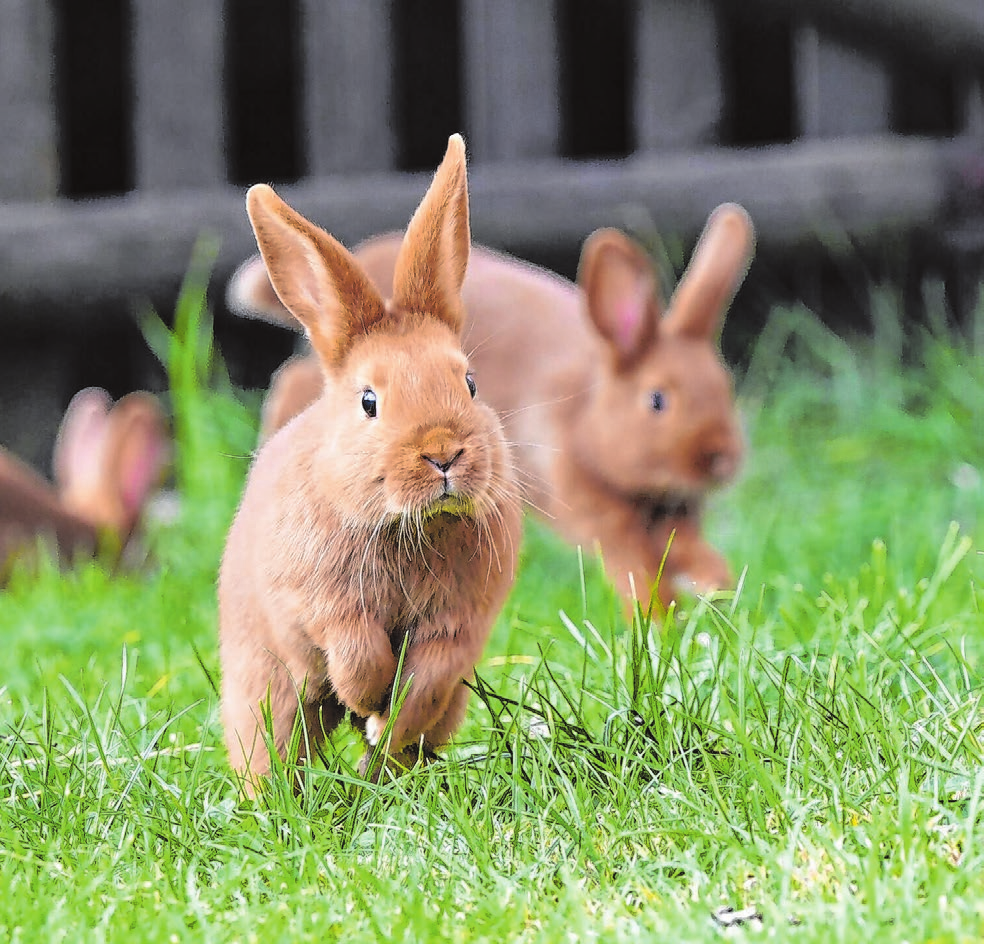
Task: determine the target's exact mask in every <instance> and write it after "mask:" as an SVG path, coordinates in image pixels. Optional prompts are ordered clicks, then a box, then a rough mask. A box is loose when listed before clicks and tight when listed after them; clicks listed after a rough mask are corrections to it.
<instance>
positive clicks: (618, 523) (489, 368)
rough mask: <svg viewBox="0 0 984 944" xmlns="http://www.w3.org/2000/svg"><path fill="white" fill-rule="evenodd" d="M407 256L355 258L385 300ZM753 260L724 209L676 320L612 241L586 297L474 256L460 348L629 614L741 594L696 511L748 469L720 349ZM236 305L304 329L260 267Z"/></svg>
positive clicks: (297, 402)
mask: <svg viewBox="0 0 984 944" xmlns="http://www.w3.org/2000/svg"><path fill="white" fill-rule="evenodd" d="M399 243H400V237H399V235H387V236H380V237H377V238H375V239H371V240H369V241H367V242H366V243H364V244H363V245H362V246H360V247H359V248H358V249H357V250H356V256H357V258H358V259H359V260H360V262H361V263H362V264H363V266H364V267H365V269H366V271H367V273H368V274H369V276H370V278H371V279H372V280H373V282H374V283H375V284H376V285H377V286H379V287H380V289H381V290H383V291H385V290H386V288H387V287H388V286H389V285H390V284H391V281H392V273H393V267H394V260H395V258H396V253H397V251H398V247H399ZM753 248H754V231H753V228H752V224H751V221H750V220H749V218H748V215H747V214H746V213H745V211H744V210H743V209H742V208H741V207H739V206H736V205H734V204H725V205H723V206H720V207H718V208H717V210H715V211H714V213H713V214H712V215H711V217H710V219H709V220H708V223H707V226H706V228H705V230H704V233H703V236H702V237H701V240H700V243H699V244H698V247H697V249H696V250H695V252H694V256H693V258H692V260H691V263H690V266H689V267H688V269H687V272H686V273H685V274H684V276H683V278H682V279H681V281H680V284H679V286H678V288H677V291H676V292H675V294H674V296H673V298H672V300H671V302H670V305H669V307H668V310H667V311H666V313H665V314H664V312H663V306H662V304H661V302H660V301H659V286H658V283H657V277H656V273H655V270H654V268H653V266H652V264H651V262H650V260H649V258H648V256H647V255H646V254H645V253H644V252H643V250H642V249H641V248H640V247H639V246H638V245H637V244H636V243H634V242H633V241H632V240H630V239H629V238H628V237H627V236H625V235H623V234H622V233H620V232H618V231H617V230H611V229H604V230H599V231H598V232H596V233H594V234H593V235H592V236H590V237H589V238H588V239H587V240H586V242H585V244H584V248H583V251H582V255H581V263H580V267H579V271H578V282H579V286H575V285H573V284H571V283H570V282H568V281H567V280H566V279H562V278H560V277H559V276H556V275H554V274H553V273H550V272H547V271H545V270H543V269H539V268H537V267H535V266H531V265H529V264H527V263H524V262H521V261H519V260H517V259H513V258H510V257H508V256H505V255H502V254H499V253H495V252H492V251H491V250H487V249H482V248H480V247H475V249H474V250H473V251H472V254H471V258H470V262H469V266H468V273H467V276H466V278H465V283H464V287H463V289H462V298H463V299H464V302H465V306H466V308H467V309H468V320H469V324H468V327H467V329H466V334H465V346H466V349H468V350H471V351H473V354H472V358H471V359H472V362H473V364H474V365H475V366H476V370H478V371H480V373H481V375H482V377H483V393H484V395H485V397H486V399H487V400H488V402H489V403H490V404H492V406H493V407H495V409H496V410H497V411H498V412H499V414H500V416H501V417H502V418H503V424H504V426H505V430H506V435H507V437H508V439H509V440H510V441H512V442H513V443H515V445H516V463H517V467H518V470H519V472H520V474H521V475H522V476H523V477H524V490H525V495H526V498H527V500H528V501H529V502H530V504H531V505H533V506H534V507H535V508H536V509H538V510H539V511H541V512H542V513H543V514H545V515H546V516H547V517H548V518H549V519H551V520H552V522H553V523H554V525H555V527H556V528H557V529H558V530H559V531H560V532H561V534H563V535H564V536H565V537H566V538H567V539H568V540H570V541H572V542H575V543H581V544H586V545H588V546H595V545H597V546H599V547H600V550H601V553H602V555H603V558H604V562H605V568H606V570H607V572H608V574H609V575H610V577H611V578H612V580H613V581H614V582H615V583H616V585H617V586H618V587H619V589H620V590H621V591H622V592H623V593H624V594H626V596H627V597H628V598H629V599H632V598H633V597H635V596H636V595H638V596H639V597H640V598H642V600H643V602H644V603H645V602H646V600H647V599H648V596H649V592H650V587H651V586H652V584H653V582H654V580H655V579H656V577H657V574H659V573H660V568H661V567H662V575H661V579H660V582H659V585H658V588H657V590H658V595H659V598H660V600H661V602H662V603H663V605H664V606H666V605H669V602H670V601H671V600H672V599H673V598H674V597H675V596H676V594H677V593H678V592H679V591H680V590H688V591H692V590H697V591H710V590H714V589H720V588H722V587H726V586H729V585H730V583H731V575H730V572H729V569H728V566H727V564H726V563H725V561H724V559H723V558H722V557H721V555H720V554H718V552H717V551H715V550H714V549H713V548H712V547H711V546H710V545H709V544H707V542H706V541H704V539H703V538H702V536H701V508H702V504H703V499H704V496H705V495H706V493H707V492H708V491H709V490H711V489H713V488H716V487H718V486H720V485H722V484H725V483H726V482H727V481H729V480H730V479H731V478H732V477H733V476H734V474H735V472H736V471H737V468H738V465H739V463H740V460H741V455H742V440H741V434H740V431H739V426H738V420H737V416H736V413H735V407H734V398H733V392H732V385H731V380H730V376H729V374H728V371H727V368H726V367H725V365H724V363H723V361H722V359H721V356H720V353H719V350H718V347H717V337H718V335H719V333H720V328H721V323H722V321H723V318H724V315H725V313H726V311H727V308H728V305H729V304H730V301H731V298H732V296H733V295H734V293H735V291H736V290H737V288H738V286H739V285H740V284H741V281H742V279H743V277H744V273H745V271H746V269H747V266H748V263H749V261H750V259H751V255H752V252H753ZM579 289H580V290H579ZM229 300H230V303H231V304H232V306H233V307H235V308H236V309H237V310H239V311H241V312H243V313H246V312H247V311H251V312H252V313H254V314H258V315H259V316H261V317H264V318H267V319H269V320H272V321H277V322H280V323H283V324H286V325H291V324H292V323H293V325H294V327H296V322H295V321H293V319H292V318H291V317H290V314H289V312H286V311H285V310H284V308H283V306H281V305H279V304H277V303H276V302H275V300H273V299H272V298H271V295H270V293H269V279H268V277H267V276H266V273H265V271H264V269H263V266H262V260H261V259H251V260H247V262H245V263H244V264H243V266H241V267H240V270H239V272H238V273H237V274H236V275H235V276H234V278H233V281H232V283H231V285H230V293H229ZM318 382H319V377H318V375H317V373H316V372H315V371H314V370H313V367H312V364H311V362H310V360H309V359H306V358H303V357H300V358H294V359H292V360H291V361H288V362H287V363H286V364H285V365H284V366H283V367H282V368H281V370H280V371H279V372H278V375H277V376H276V377H275V379H274V383H273V385H272V387H271V390H270V394H269V396H268V398H267V403H266V406H265V409H264V435H269V432H270V431H272V430H273V429H275V428H277V426H278V425H279V424H280V423H282V422H284V421H286V419H287V418H289V417H290V416H292V415H294V414H295V413H296V412H298V411H300V410H301V409H303V408H304V406H305V405H306V404H307V403H309V402H310V401H311V399H313V398H314V397H315V396H316V395H317V390H318ZM671 535H672V536H673V540H672V543H669V542H670V537H671ZM668 544H669V552H668V554H667V546H668ZM664 556H665V557H666V559H665V562H664Z"/></svg>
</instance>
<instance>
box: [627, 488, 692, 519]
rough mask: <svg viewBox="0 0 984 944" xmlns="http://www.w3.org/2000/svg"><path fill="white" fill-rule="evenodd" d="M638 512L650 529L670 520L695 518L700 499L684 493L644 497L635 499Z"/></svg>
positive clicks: (665, 493)
mask: <svg viewBox="0 0 984 944" xmlns="http://www.w3.org/2000/svg"><path fill="white" fill-rule="evenodd" d="M637 503H638V506H639V511H640V512H641V514H642V516H643V518H644V519H645V521H646V523H647V524H648V525H649V526H650V527H655V526H656V525H659V524H662V523H663V522H664V521H667V520H669V519H671V518H674V519H681V518H696V517H697V516H698V515H699V514H700V506H701V503H700V499H698V498H697V497H695V496H694V495H688V494H687V493H685V492H664V493H663V494H660V495H644V496H642V497H640V498H639V499H637Z"/></svg>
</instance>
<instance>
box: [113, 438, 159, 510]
mask: <svg viewBox="0 0 984 944" xmlns="http://www.w3.org/2000/svg"><path fill="white" fill-rule="evenodd" d="M163 458H164V447H163V446H162V445H161V444H160V443H153V444H151V445H149V446H148V447H147V448H146V449H144V450H143V451H142V452H141V453H140V455H139V456H138V457H137V458H136V459H134V460H133V461H132V462H129V463H127V466H126V468H125V469H124V470H123V476H122V481H121V482H120V492H121V495H122V498H123V504H124V506H125V507H126V510H127V513H128V514H130V515H133V516H136V515H137V513H138V512H139V511H140V509H141V508H142V507H143V503H144V501H145V500H146V498H147V493H148V492H149V491H150V489H151V487H152V486H153V485H154V483H155V482H156V481H157V475H158V473H159V471H160V467H161V463H162V461H163Z"/></svg>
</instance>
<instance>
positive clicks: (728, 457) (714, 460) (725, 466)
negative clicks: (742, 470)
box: [702, 452, 738, 482]
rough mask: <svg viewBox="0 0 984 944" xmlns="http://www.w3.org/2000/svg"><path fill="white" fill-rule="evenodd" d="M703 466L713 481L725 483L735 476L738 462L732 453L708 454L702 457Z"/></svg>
mask: <svg viewBox="0 0 984 944" xmlns="http://www.w3.org/2000/svg"><path fill="white" fill-rule="evenodd" d="M702 465H703V466H704V468H705V469H706V470H707V474H708V475H709V476H710V477H711V478H712V479H715V480H716V481H718V482H723V481H726V480H727V479H730V478H731V477H732V476H733V475H734V474H735V471H736V469H737V466H738V462H737V459H736V458H735V456H734V455H733V454H732V453H730V452H708V453H705V454H704V456H703V457H702Z"/></svg>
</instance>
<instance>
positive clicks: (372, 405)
mask: <svg viewBox="0 0 984 944" xmlns="http://www.w3.org/2000/svg"><path fill="white" fill-rule="evenodd" d="M362 409H363V410H364V411H365V414H366V416H368V417H370V418H372V417H374V416H375V415H376V394H375V393H374V392H373V391H372V390H369V389H368V388H367V389H365V390H363V391H362Z"/></svg>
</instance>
